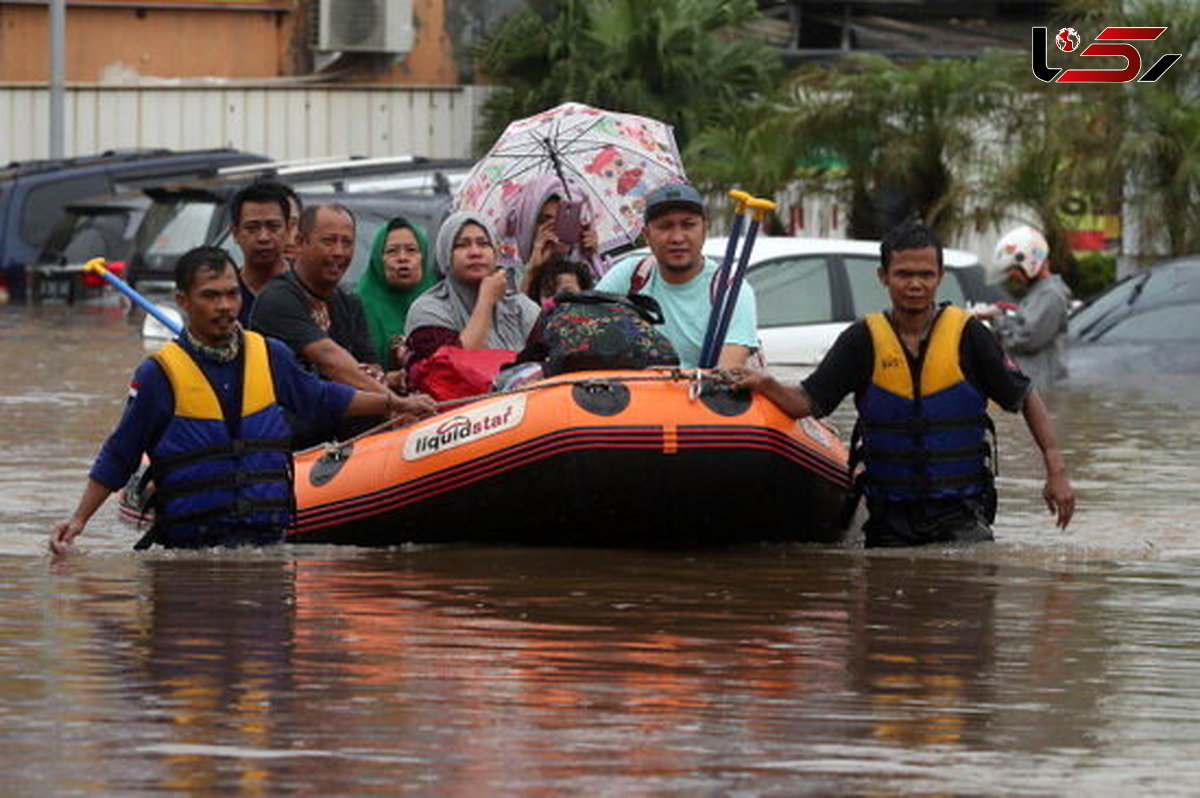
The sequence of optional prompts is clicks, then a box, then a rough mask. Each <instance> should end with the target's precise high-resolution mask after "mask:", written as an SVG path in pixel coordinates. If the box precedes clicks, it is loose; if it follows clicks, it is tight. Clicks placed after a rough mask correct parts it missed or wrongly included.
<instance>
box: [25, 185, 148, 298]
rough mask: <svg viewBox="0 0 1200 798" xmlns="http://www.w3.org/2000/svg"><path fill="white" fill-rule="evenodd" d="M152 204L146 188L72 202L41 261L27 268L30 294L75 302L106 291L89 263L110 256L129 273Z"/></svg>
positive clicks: (116, 268) (115, 268) (116, 267)
mask: <svg viewBox="0 0 1200 798" xmlns="http://www.w3.org/2000/svg"><path fill="white" fill-rule="evenodd" d="M149 205H150V198H149V197H147V196H145V195H144V194H141V193H140V192H139V193H133V194H124V195H119V196H114V197H100V198H97V199H89V200H84V201H82V202H73V203H71V204H70V205H68V206H67V207H66V208H65V209H64V212H63V217H62V219H60V220H59V222H58V224H57V225H55V227H54V230H53V231H52V232H51V233H50V237H49V238H47V239H46V243H45V244H44V245H43V246H42V250H41V252H40V253H38V257H37V260H35V261H34V262H33V263H32V264H30V266H29V267H28V268H27V270H26V272H27V274H26V279H27V281H28V284H29V285H28V293H29V298H30V299H32V300H33V301H34V302H41V301H42V300H45V299H65V300H66V301H67V303H68V304H70V303H72V302H74V301H75V300H77V299H82V298H85V297H89V296H91V295H94V294H99V293H102V291H103V288H104V285H105V284H104V282H103V281H102V280H100V279H99V278H95V279H89V277H88V275H85V274H84V273H83V266H84V264H85V263H87V262H88V261H89V260H91V259H92V258H104V259H105V260H106V261H108V266H109V269H111V270H113V271H115V272H116V273H117V274H121V273H123V271H124V268H125V264H126V262H127V261H128V259H129V256H130V254H131V253H132V252H133V244H134V234H135V233H136V232H137V228H138V225H139V224H141V221H142V217H143V216H145V215H146V208H147V207H149Z"/></svg>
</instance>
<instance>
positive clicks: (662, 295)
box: [596, 258, 758, 368]
mask: <svg viewBox="0 0 1200 798" xmlns="http://www.w3.org/2000/svg"><path fill="white" fill-rule="evenodd" d="M639 263H641V259H640V258H627V259H626V260H624V261H622V262H620V263H618V264H617V265H616V266H614V267H613V268H612V269H610V270H609V271H608V272H607V273H606V274H605V275H604V276H603V277H601V278H600V282H599V283H598V284H597V285H596V290H597V291H607V292H609V293H613V294H628V293H629V289H630V288H631V286H632V281H633V275H634V271H635V270H636V269H637V266H638V264H639ZM718 268H719V267H718V265H717V264H716V263H714V262H713V261H711V260H708V259H705V262H704V270H703V271H702V272H700V273H699V274H698V275H696V276H695V277H693V278H692V279H691V280H688V281H687V282H686V283H683V284H680V285H677V284H675V283H669V282H667V281H666V280H664V279H662V276H661V275H660V274H659V270H658V265H657V264H655V268H654V269H652V270H651V274H650V279H649V280H648V281H647V283H646V285H645V286H643V287H642V289H641V291H639V293H642V294H647V295H649V296H652V297H654V299H655V300H656V301H657V302H658V304H659V307H661V308H662V312H663V319H664V322H663V326H662V331H663V334H664V335H665V336H667V339H668V340H669V341H670V342H671V344H672V345H673V346H674V347H675V352H676V354H678V355H679V364H680V365H681V366H682V367H683V368H695V367H696V366H698V365H699V364H700V350H701V348H702V347H703V346H704V334H705V332H706V331H707V330H708V317H709V316H710V315H711V314H712V295H711V291H712V283H713V277H714V276H715V275H716V273H717V270H718ZM725 343H726V344H738V345H741V346H745V347H749V348H751V349H754V348H756V347H757V346H758V308H757V305H756V304H755V299H754V289H752V288H751V287H750V285H749V284H748V283H742V286H741V290H740V291H739V292H738V300H737V305H736V307H735V308H734V311H733V318H732V319H731V320H730V322H729V331H728V332H727V333H726V335H725Z"/></svg>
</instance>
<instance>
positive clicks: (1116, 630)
mask: <svg viewBox="0 0 1200 798" xmlns="http://www.w3.org/2000/svg"><path fill="white" fill-rule="evenodd" d="M144 354H145V350H144V349H143V345H142V343H141V341H140V340H139V338H138V336H137V332H136V330H135V329H134V328H133V327H131V326H129V325H128V324H127V323H126V322H125V321H124V319H123V318H122V317H121V315H120V313H119V312H118V311H117V309H116V308H108V309H99V308H83V309H76V310H74V311H68V310H67V309H65V308H62V307H46V308H44V309H42V310H40V311H35V310H28V309H24V308H14V307H0V365H2V368H0V443H2V444H3V451H4V453H5V457H4V458H3V459H2V460H0V595H2V596H3V607H4V609H3V611H2V612H0V715H2V716H3V718H4V724H3V731H0V741H2V742H3V745H2V746H0V767H2V768H3V770H4V772H5V773H6V781H7V785H6V787H5V792H6V793H7V794H13V795H89V796H90V795H119V794H133V793H137V794H160V793H162V794H166V793H174V792H183V793H189V794H207V793H220V794H234V795H263V796H266V795H278V794H283V793H289V792H298V793H306V794H314V795H334V794H340V795H345V794H371V793H378V794H389V795H390V794H398V793H399V794H416V795H471V796H474V795H560V794H587V795H614V796H615V795H620V796H626V795H635V796H636V795H655V796H658V795H726V794H733V795H789V796H790V795H800V794H813V795H831V794H839V793H840V794H845V793H853V794H882V795H891V794H897V793H904V794H914V795H921V794H929V795H932V794H938V795H944V794H973V795H978V794H1023V795H1028V794H1036V795H1046V794H1065V793H1072V794H1087V795H1129V794H1189V793H1194V791H1195V785H1196V783H1197V781H1198V780H1200V756H1198V755H1197V754H1200V742H1197V740H1200V541H1198V540H1197V537H1196V535H1195V534H1194V532H1193V530H1194V527H1195V518H1196V516H1197V514H1196V506H1197V504H1196V499H1195V486H1196V485H1198V484H1200V463H1198V458H1197V457H1196V455H1195V453H1196V452H1197V450H1200V445H1198V444H1200V422H1198V421H1197V416H1198V412H1197V411H1200V377H1195V376H1169V375H1168V376H1161V377H1151V378H1147V377H1145V376H1142V377H1140V378H1138V379H1137V381H1136V382H1134V381H1132V378H1131V381H1130V382H1128V383H1123V384H1113V383H1112V382H1111V381H1106V380H1099V379H1095V380H1088V379H1079V380H1076V381H1074V382H1073V383H1072V384H1071V385H1070V386H1068V387H1067V388H1065V389H1063V390H1060V391H1057V392H1055V393H1052V394H1050V395H1049V396H1048V397H1047V401H1048V405H1049V406H1050V408H1051V411H1052V412H1053V413H1054V415H1055V416H1056V418H1057V422H1058V428H1059V432H1060V435H1061V436H1062V438H1063V440H1064V447H1065V450H1066V453H1067V460H1068V463H1069V464H1070V466H1071V469H1072V477H1073V480H1074V483H1075V487H1076V491H1077V493H1078V497H1079V510H1078V512H1077V514H1076V517H1075V520H1074V522H1073V523H1072V527H1071V529H1070V530H1069V531H1068V532H1066V533H1063V532H1060V531H1058V530H1056V529H1055V528H1054V527H1053V525H1052V523H1051V521H1050V517H1049V516H1048V515H1047V513H1046V509H1045V506H1044V504H1043V503H1042V501H1041V498H1040V492H1041V484H1042V466H1041V460H1040V456H1039V455H1038V454H1037V453H1036V447H1035V446H1034V444H1033V442H1032V440H1031V438H1030V436H1029V434H1028V432H1027V431H1026V429H1025V427H1024V425H1023V423H1022V422H1021V420H1020V418H1019V417H1015V416H1008V415H1006V414H1002V413H997V414H996V418H997V423H998V429H999V441H1000V454H1001V462H1000V477H999V480H998V484H999V490H1000V518H999V520H998V523H997V525H996V534H997V539H998V540H997V542H996V543H994V544H987V545H982V546H976V547H973V548H933V549H921V550H897V551H889V552H879V553H876V552H872V553H870V554H867V553H865V552H863V551H862V550H861V549H858V548H855V547H853V546H850V547H843V548H812V547H803V546H780V545H772V546H747V547H742V548H738V549H732V550H719V551H687V552H638V551H570V550H556V549H508V548H506V549H497V548H480V547H468V546H451V547H405V548H397V549H390V550H365V549H338V548H334V547H320V548H301V547H290V548H289V547H281V548H278V549H275V550H265V551H237V552H211V553H210V552H206V553H188V554H168V553H163V552H162V551H151V552H146V553H134V552H132V551H131V550H130V546H131V545H132V542H133V540H134V538H135V533H134V532H133V531H132V530H130V529H128V528H127V527H124V526H123V525H121V524H120V523H119V522H118V520H117V517H116V512H115V506H114V505H115V503H114V502H111V501H110V503H109V505H108V506H106V507H105V508H104V509H103V510H102V511H101V512H100V514H99V515H98V516H97V518H96V519H95V520H94V521H93V522H92V524H91V525H90V526H89V528H88V531H87V532H86V533H85V535H84V537H83V538H82V539H81V540H80V544H79V549H80V551H79V552H77V553H76V555H74V556H71V557H69V558H65V559H62V560H59V561H56V562H52V561H51V559H50V558H49V556H48V555H47V554H46V553H45V540H46V533H47V531H48V529H49V527H50V526H51V524H52V523H53V522H55V521H57V520H60V519H63V518H65V517H66V516H67V515H69V513H70V512H71V510H72V508H73V507H74V505H75V502H76V500H77V499H78V496H79V492H80V490H81V488H82V486H83V483H84V479H85V477H86V472H87V468H88V466H89V465H90V462H91V459H92V457H93V456H94V454H95V451H96V450H97V448H98V447H99V445H100V443H101V442H102V441H103V439H104V437H105V435H106V434H107V433H108V431H109V430H110V429H111V427H112V426H113V424H114V423H115V421H116V419H117V416H118V414H119V412H120V408H121V404H122V402H123V401H124V396H125V393H126V389H127V383H128V378H129V374H130V373H131V370H132V369H133V367H134V366H135V365H136V364H137V363H138V362H139V361H140V359H141V358H142V357H143V356H144ZM849 418H850V417H849V416H848V415H847V414H846V413H845V411H844V409H843V411H841V412H839V414H838V415H837V416H836V417H835V420H836V421H838V422H839V425H840V427H841V428H842V431H843V433H848V431H849V428H850V424H849ZM526 511H528V510H526ZM802 511H803V508H797V512H802ZM447 523H454V520H453V519H447Z"/></svg>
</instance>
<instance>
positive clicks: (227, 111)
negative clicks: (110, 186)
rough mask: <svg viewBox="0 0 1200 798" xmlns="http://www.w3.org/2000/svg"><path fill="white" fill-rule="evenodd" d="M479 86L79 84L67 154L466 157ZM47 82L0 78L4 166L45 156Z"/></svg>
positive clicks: (71, 101) (71, 97)
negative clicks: (200, 151)
mask: <svg viewBox="0 0 1200 798" xmlns="http://www.w3.org/2000/svg"><path fill="white" fill-rule="evenodd" d="M484 91H486V89H482V88H479V87H475V86H445V87H442V86H439V87H412V86H395V87H393V86H382V87H380V86H371V87H364V86H356V87H341V86H337V87H331V86H319V87H316V86H313V87H309V86H297V87H275V86H271V87H257V88H256V87H243V86H239V87H236V88H235V87H220V86H213V87H206V86H196V85H189V86H136V87H128V86H75V87H69V88H68V89H67V95H66V130H67V133H66V154H67V155H68V156H71V155H88V154H92V153H96V152H101V151H103V150H108V149H115V148H130V147H170V148H173V149H192V148H201V147H221V146H227V147H238V148H240V149H243V150H247V151H250V152H258V153H262V154H264V155H268V156H271V157H273V158H275V159H278V160H291V159H302V158H320V157H326V156H338V155H361V156H386V155H409V154H413V155H426V156H429V157H442V158H455V157H468V156H470V154H471V144H472V140H473V136H474V133H475V122H476V110H477V107H478V105H479V103H480V102H482V99H483V92H484ZM48 108H49V93H48V91H47V89H46V87H45V86H31V85H28V84H22V85H13V84H0V164H4V163H8V162H9V161H14V160H18V161H19V160H28V159H31V158H45V157H48V156H49V132H48V129H49V111H48Z"/></svg>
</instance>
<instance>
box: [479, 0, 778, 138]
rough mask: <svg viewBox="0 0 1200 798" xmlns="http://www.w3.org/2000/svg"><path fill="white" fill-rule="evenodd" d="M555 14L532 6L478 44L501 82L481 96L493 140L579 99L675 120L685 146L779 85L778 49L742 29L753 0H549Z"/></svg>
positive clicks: (483, 63)
mask: <svg viewBox="0 0 1200 798" xmlns="http://www.w3.org/2000/svg"><path fill="white" fill-rule="evenodd" d="M549 5H550V9H549V13H548V15H547V17H548V18H543V17H542V16H539V15H538V14H536V13H535V12H534V11H533V10H531V9H525V10H524V11H521V12H518V13H517V14H515V15H513V16H512V17H509V18H508V19H506V20H505V21H503V22H502V23H501V24H500V25H499V26H498V27H497V29H496V30H495V31H493V33H492V34H491V36H490V37H489V38H488V40H487V42H486V43H485V44H484V46H483V48H482V49H481V51H480V61H479V63H480V67H481V68H482V70H483V71H484V72H485V73H486V74H488V75H489V76H491V77H492V78H495V79H496V80H498V81H499V82H500V83H501V88H500V89H498V90H497V91H496V92H494V93H493V94H492V95H491V96H490V97H489V98H488V100H486V101H485V104H484V129H483V132H482V134H481V135H482V137H483V138H484V141H485V143H489V142H491V141H492V140H494V138H495V137H496V136H497V135H499V133H500V132H502V131H503V129H504V127H505V126H506V125H507V124H508V123H509V122H511V121H512V120H514V119H518V118H521V117H525V116H529V115H532V114H534V113H537V112H539V111H542V110H545V109H546V108H549V107H552V106H554V105H557V104H559V103H561V102H566V101H576V102H583V103H587V104H589V105H595V106H599V107H604V108H609V109H612V110H618V111H626V112H631V113H640V114H643V115H646V116H651V117H654V118H656V119H659V120H662V121H664V122H667V123H669V124H671V125H674V127H675V131H676V138H677V140H678V142H679V144H680V146H681V147H683V146H685V145H686V143H687V141H688V140H689V139H690V138H691V137H692V136H694V135H696V134H697V133H699V131H701V130H702V129H704V128H705V127H707V126H709V125H713V124H720V123H723V122H727V121H729V120H733V119H736V118H737V116H738V114H739V113H740V112H741V111H742V109H744V108H746V107H747V106H748V105H749V104H750V103H752V102H753V101H754V99H755V98H756V97H757V96H758V94H759V93H760V92H761V91H762V90H763V88H764V87H770V86H772V85H774V79H775V76H776V74H777V72H778V70H779V64H780V60H779V55H778V53H777V52H776V51H775V50H773V49H771V48H769V47H767V46H766V45H764V44H761V43H759V42H756V41H754V40H751V39H747V38H743V37H739V36H737V35H736V33H737V29H738V26H740V25H743V24H744V23H746V22H748V21H749V20H751V19H753V18H754V17H755V16H756V15H757V13H758V12H757V8H756V5H755V3H754V0H656V2H653V3H646V2H643V1H642V0H590V1H589V2H581V1H580V0H552V2H551V3H550V4H549Z"/></svg>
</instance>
